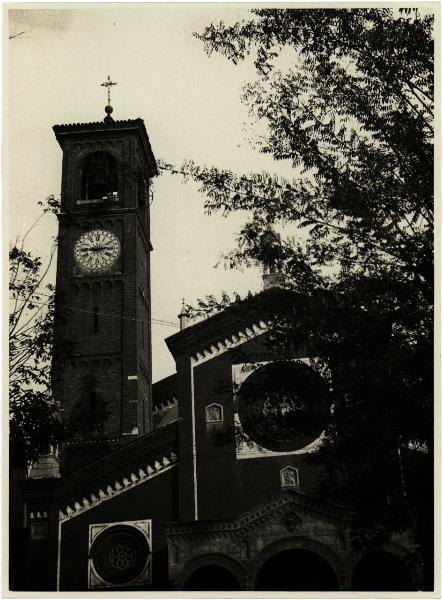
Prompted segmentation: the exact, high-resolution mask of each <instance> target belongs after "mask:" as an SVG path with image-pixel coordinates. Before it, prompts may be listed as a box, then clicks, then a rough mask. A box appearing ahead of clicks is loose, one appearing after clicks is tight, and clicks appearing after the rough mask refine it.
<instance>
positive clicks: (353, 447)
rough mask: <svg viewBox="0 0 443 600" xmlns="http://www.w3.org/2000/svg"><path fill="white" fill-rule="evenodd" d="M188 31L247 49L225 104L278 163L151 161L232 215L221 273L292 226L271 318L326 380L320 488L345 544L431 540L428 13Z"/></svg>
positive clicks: (211, 46) (334, 13) (313, 17)
mask: <svg viewBox="0 0 443 600" xmlns="http://www.w3.org/2000/svg"><path fill="white" fill-rule="evenodd" d="M196 35H197V37H198V38H199V39H200V40H202V41H203V43H204V46H205V49H206V51H207V53H208V54H211V53H212V52H219V53H221V54H223V55H225V56H226V57H227V58H228V59H229V60H231V61H232V62H233V63H234V64H236V63H237V62H239V61H242V60H247V59H248V58H252V59H253V60H254V62H255V67H256V72H257V79H256V80H255V81H254V82H251V83H249V84H247V85H246V86H245V88H244V93H243V101H244V102H246V103H247V105H248V106H249V109H250V114H251V117H252V120H253V121H259V122H260V124H261V128H262V130H264V131H265V134H264V135H262V137H261V138H260V139H257V140H255V141H254V142H253V143H254V144H255V146H256V147H257V149H258V150H259V151H261V152H264V153H267V154H270V155H271V156H272V157H273V158H274V159H275V160H279V161H281V160H283V161H287V163H288V165H290V166H292V168H293V170H294V171H293V173H294V176H293V178H291V179H289V178H287V179H284V178H282V177H278V176H276V175H273V174H270V173H257V174H241V175H238V174H234V173H233V172H231V171H227V170H223V169H220V168H216V167H206V166H198V165H196V164H194V163H193V162H192V161H186V162H185V163H184V164H183V165H182V166H181V167H174V166H172V165H168V164H163V165H162V168H163V169H166V170H170V171H172V172H174V173H181V174H182V175H184V176H185V178H192V179H194V180H195V181H197V182H198V183H199V184H200V189H201V191H202V192H203V193H204V194H205V210H206V212H207V213H209V214H210V213H213V212H219V213H222V214H223V215H227V214H229V213H231V212H233V211H238V210H244V211H247V213H248V214H249V220H248V222H247V223H246V224H245V225H244V227H243V228H242V230H241V232H240V234H239V237H238V240H237V245H236V247H235V248H234V250H233V251H232V252H230V253H228V254H227V255H225V257H224V259H225V264H226V265H227V266H228V267H230V268H235V267H238V266H240V265H244V264H246V265H248V264H251V263H256V264H257V263H259V264H260V263H263V260H264V258H265V257H266V254H267V252H268V251H269V249H268V248H265V247H264V240H266V239H268V237H267V236H266V235H265V232H266V231H267V230H268V228H269V225H270V224H278V223H284V224H287V225H288V224H290V225H291V226H293V228H294V229H295V228H297V229H298V230H299V232H300V233H299V236H298V239H295V238H287V239H285V240H283V241H282V242H281V243H280V244H279V248H278V250H279V253H278V254H279V262H280V269H281V271H282V272H284V274H285V278H286V286H287V287H288V288H289V289H291V290H293V291H294V296H293V305H292V310H291V311H290V314H289V315H288V314H286V315H285V316H284V317H281V318H280V319H279V321H278V323H276V328H277V330H278V332H279V334H280V335H279V336H277V338H279V342H282V343H283V345H285V344H286V346H289V345H290V344H291V343H293V344H302V345H306V346H307V347H308V348H309V349H310V353H311V355H312V356H315V357H317V359H316V368H317V369H318V370H319V371H320V372H321V374H322V376H323V377H324V378H325V379H326V380H327V381H328V383H329V385H330V388H331V390H332V395H333V398H334V415H333V418H332V419H331V423H330V425H329V427H328V429H327V435H326V438H325V442H324V444H323V448H322V451H321V453H320V454H319V456H318V458H319V459H321V460H322V461H323V462H324V463H326V465H328V464H329V465H330V468H329V469H326V476H325V481H324V482H323V483H324V487H323V490H327V493H328V495H329V497H330V496H331V494H332V493H337V494H339V495H340V497H342V498H343V497H347V498H351V499H352V504H353V506H354V509H355V519H354V534H355V542H356V544H360V545H364V546H369V545H371V544H377V543H380V542H381V541H383V540H384V539H386V538H387V537H389V536H390V535H391V533H392V532H394V531H400V530H402V529H405V528H406V529H408V530H411V528H412V530H413V531H414V533H415V535H416V540H417V542H418V544H419V546H420V548H421V551H422V554H423V553H424V554H426V552H427V551H428V550H429V552H431V546H432V524H431V527H429V524H430V523H429V515H430V514H432V506H433V498H432V487H431V488H430V487H429V485H428V483H429V482H428V481H425V479H424V475H423V473H424V472H425V469H424V468H423V465H422V464H421V462H420V461H421V459H423V460H424V462H425V463H426V469H428V472H431V471H432V459H431V456H432V448H433V388H432V379H433V377H432V356H433V349H432V338H433V335H432V332H433V307H432V302H433V37H432V35H433V16H432V15H430V14H423V15H422V14H420V13H419V11H418V10H417V9H403V10H393V9H388V8H386V9H385V8H377V9H314V10H312V9H309V10H307V9H272V10H270V9H263V10H262V9H260V10H253V11H252V14H251V19H250V20H249V21H246V22H241V23H235V24H234V25H225V24H224V23H219V24H215V25H214V24H212V25H210V26H209V27H207V28H206V29H205V31H204V32H203V33H201V34H196ZM288 65H289V66H288ZM203 304H204V303H203ZM210 304H211V302H210ZM213 304H214V303H213V302H212V306H211V307H210V308H211V309H213V308H214V306H213ZM222 304H226V303H225V302H224V303H222ZM202 309H204V307H203V306H200V308H199V311H200V312H201V310H202ZM417 448H420V449H422V450H423V449H424V450H425V451H424V452H423V453H422V454H417ZM417 456H418V457H419V459H420V460H419V461H418V462H419V463H420V467H419V468H418V469H416V470H415V471H414V472H413V473H412V474H409V477H408V473H407V468H406V466H405V465H406V464H407V465H408V468H409V467H410V465H411V464H415V463H416V462H417V460H418V459H417ZM338 473H340V476H338ZM414 477H415V478H417V477H418V478H419V480H418V484H419V486H420V485H421V486H422V493H421V494H416V493H415V492H414V490H415V489H416V488H415V486H414V485H413V478H414ZM415 483H417V481H415ZM425 486H427V487H425ZM431 520H432V519H431ZM425 525H426V526H425ZM429 585H432V584H429Z"/></svg>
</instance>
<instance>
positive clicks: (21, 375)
mask: <svg viewBox="0 0 443 600" xmlns="http://www.w3.org/2000/svg"><path fill="white" fill-rule="evenodd" d="M40 205H42V206H43V203H40ZM58 210H59V202H58V200H57V199H55V198H54V197H53V196H50V197H49V198H48V199H47V201H46V203H45V206H44V208H43V211H42V215H41V216H40V217H39V219H38V220H37V221H36V222H35V223H33V225H32V226H31V227H30V228H29V229H28V231H27V232H26V233H25V235H24V236H23V238H22V239H21V240H16V242H15V243H14V244H13V245H12V246H11V247H10V249H9V290H10V295H9V298H10V314H9V415H10V438H11V441H12V442H13V448H15V449H16V450H18V449H19V451H20V454H21V453H24V456H25V458H26V459H27V460H28V461H30V460H32V459H33V458H35V457H36V456H37V455H38V453H39V452H41V451H42V450H44V449H45V448H47V446H48V444H55V443H56V441H57V439H58V437H59V435H60V432H61V428H60V424H59V419H58V406H57V403H56V402H55V400H54V399H53V398H52V395H51V388H50V370H51V359H52V334H53V318H54V286H53V285H52V284H50V283H45V278H46V275H47V273H48V271H49V269H50V266H51V264H52V260H53V257H54V255H55V251H56V248H57V245H56V242H54V243H53V246H52V248H51V252H50V258H49V261H48V262H47V264H46V266H43V264H42V261H41V258H39V257H37V256H33V254H32V253H31V252H28V251H26V250H25V249H24V248H25V242H26V239H27V236H28V235H29V233H30V231H31V230H32V229H33V228H34V227H35V225H36V224H37V222H38V221H39V220H40V218H41V217H42V216H43V215H45V214H47V213H52V214H56V213H57V212H58ZM11 458H12V459H13V460H14V456H12V457H11Z"/></svg>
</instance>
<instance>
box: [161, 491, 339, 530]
mask: <svg viewBox="0 0 443 600" xmlns="http://www.w3.org/2000/svg"><path fill="white" fill-rule="evenodd" d="M300 513H302V514H306V515H313V514H315V515H317V516H319V517H320V518H323V519H325V520H327V521H329V522H331V524H333V525H337V524H344V523H346V522H349V521H350V519H351V513H350V511H349V509H347V508H346V507H344V506H341V505H336V504H331V503H326V502H319V501H318V500H315V499H314V498H313V497H311V496H309V495H307V494H303V493H301V492H296V491H292V492H284V493H283V494H282V493H280V494H278V495H277V496H274V497H273V498H271V499H270V500H268V501H267V502H265V503H263V504H260V505H258V506H255V507H253V508H251V509H250V510H248V511H246V512H244V513H242V514H241V515H239V516H238V517H236V518H235V519H232V520H226V521H191V522H188V523H170V524H168V525H166V526H165V534H166V536H167V537H168V538H170V539H174V538H182V537H193V538H194V537H198V538H206V539H207V538H213V537H243V536H244V535H245V534H246V533H247V532H248V531H250V530H254V529H257V528H259V527H261V526H262V525H263V524H264V523H267V522H269V521H271V520H285V521H288V520H294V519H295V521H298V519H297V517H299V515H300ZM296 526H297V525H296Z"/></svg>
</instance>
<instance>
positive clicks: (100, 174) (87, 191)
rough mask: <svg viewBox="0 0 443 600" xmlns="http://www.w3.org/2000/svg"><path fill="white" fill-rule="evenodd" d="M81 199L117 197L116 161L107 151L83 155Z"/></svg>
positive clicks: (111, 198)
mask: <svg viewBox="0 0 443 600" xmlns="http://www.w3.org/2000/svg"><path fill="white" fill-rule="evenodd" d="M81 199H82V200H83V201H89V202H92V201H94V200H95V201H103V200H117V199H118V172H117V161H116V160H115V158H114V157H113V156H112V155H111V154H109V152H93V153H92V154H88V155H87V156H86V157H85V159H84V161H83V165H82V188H81Z"/></svg>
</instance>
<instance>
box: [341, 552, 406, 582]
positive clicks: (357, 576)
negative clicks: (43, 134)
mask: <svg viewBox="0 0 443 600" xmlns="http://www.w3.org/2000/svg"><path fill="white" fill-rule="evenodd" d="M414 589H415V588H414V585H413V582H412V578H411V573H410V571H409V568H408V566H407V564H406V563H405V561H404V560H403V559H402V558H401V557H400V556H396V555H395V554H392V553H391V552H385V551H377V552H371V553H370V554H367V555H365V556H364V557H363V558H362V559H360V560H359V562H358V563H357V564H356V565H355V568H354V571H353V574H352V590H353V591H356V592H366V591H368V592H372V591H377V592H408V591H414Z"/></svg>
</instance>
